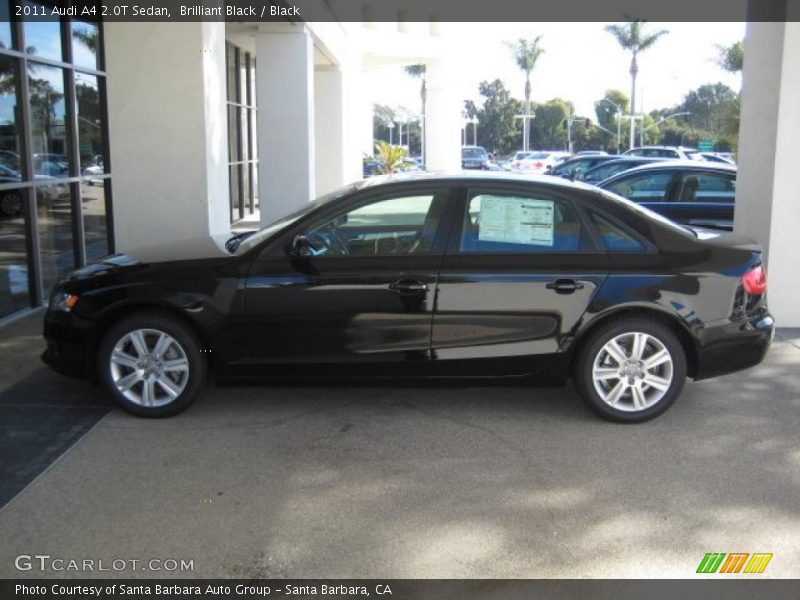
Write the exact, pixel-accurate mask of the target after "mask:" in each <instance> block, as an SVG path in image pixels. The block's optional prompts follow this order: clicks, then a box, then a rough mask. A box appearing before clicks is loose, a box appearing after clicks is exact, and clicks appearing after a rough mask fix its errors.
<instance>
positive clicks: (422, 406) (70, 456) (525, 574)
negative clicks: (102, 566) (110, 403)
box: [0, 331, 800, 578]
mask: <svg viewBox="0 0 800 600" xmlns="http://www.w3.org/2000/svg"><path fill="white" fill-rule="evenodd" d="M798 367H800V332H797V331H787V332H782V333H781V335H780V336H779V339H777V340H776V342H775V344H774V345H773V348H772V350H771V351H770V354H769V356H768V358H767V360H766V362H765V363H764V364H762V365H760V366H759V367H757V368H754V369H751V370H749V371H745V372H742V373H738V374H735V375H731V376H727V377H723V378H720V379H715V380H710V381H704V382H697V383H691V382H690V383H688V384H687V386H686V388H685V390H684V393H683V395H682V397H681V398H680V399H679V400H678V402H677V403H676V404H675V406H673V408H672V409H670V410H669V411H668V412H667V413H666V414H665V415H663V416H662V417H660V418H658V419H656V420H655V421H651V422H649V423H645V424H642V425H633V426H631V425H618V424H612V423H607V422H604V421H602V420H599V419H598V418H596V417H595V416H594V415H593V414H592V413H590V412H589V411H588V410H587V409H585V408H584V407H583V405H582V404H581V403H580V401H579V399H578V397H577V395H576V393H575V392H574V390H572V388H570V387H567V388H554V389H540V388H531V387H527V386H522V385H518V386H488V385H482V386H472V385H470V386H459V385H447V386H441V385H440V386H435V387H433V386H431V387H406V386H403V387H399V386H381V387H376V386H371V385H363V386H327V387H321V386H320V387H306V386H300V385H297V386H290V385H281V386H275V385H273V386H268V387H229V388H225V387H215V386H208V388H207V389H206V392H205V395H204V397H203V398H202V400H201V401H199V402H198V403H197V404H196V405H195V406H193V407H192V408H191V409H190V410H189V411H188V412H186V413H184V414H182V415H179V416H177V417H175V418H172V419H166V420H143V419H137V418H135V417H131V416H129V415H127V414H125V413H123V412H121V411H118V410H116V409H109V408H108V407H105V408H103V406H102V403H103V401H102V400H101V399H99V398H98V397H97V396H96V394H97V389H96V388H93V387H92V386H91V385H89V384H86V383H83V382H71V383H70V384H66V383H64V385H71V386H78V387H77V388H75V387H71V388H69V390H70V391H69V392H68V393H69V397H70V398H73V400H74V399H75V398H81V397H83V398H85V399H88V400H87V402H86V404H84V405H82V408H81V409H80V410H86V408H87V404H88V406H89V407H91V408H92V409H93V410H104V411H106V412H107V413H108V414H107V415H106V416H105V417H101V418H100V419H97V420H96V421H95V422H93V423H92V424H91V426H89V427H86V428H85V429H84V430H81V431H80V432H79V434H77V435H76V436H74V437H75V439H77V441H75V439H73V440H71V442H70V444H68V445H67V446H66V447H64V448H63V449H62V452H63V453H62V454H61V455H60V458H58V460H57V461H56V462H55V463H53V464H50V466H49V468H46V469H45V470H44V471H43V472H42V473H41V474H39V476H38V477H36V478H35V479H34V480H33V481H32V482H31V483H29V484H28V485H27V487H25V489H24V490H22V491H21V492H20V493H18V494H17V495H16V496H15V497H14V498H13V499H12V500H11V501H10V502H8V503H7V504H6V505H5V507H4V508H2V509H0V539H2V540H3V543H2V544H0V577H41V576H43V575H44V576H61V577H81V576H83V577H86V576H110V575H130V576H151V577H152V576H157V577H164V576H175V577H263V578H279V577H288V578H299V577H320V578H327V577H480V578H540V577H544V578H547V577H559V578H571V577H608V578H625V577H692V576H695V570H696V568H697V565H698V564H699V562H700V560H701V559H702V558H703V556H704V554H705V553H707V552H771V553H773V554H774V557H773V559H772V561H771V562H770V564H769V566H768V568H767V570H766V572H765V573H764V575H761V576H760V577H800V435H798V431H800V368H798ZM66 381H70V380H66V379H62V378H60V377H59V376H56V375H54V374H50V373H47V372H46V371H44V370H37V371H34V372H33V374H32V375H31V374H23V376H22V377H21V379H19V381H17V382H16V383H15V384H14V385H9V386H6V389H5V391H4V392H3V396H2V398H3V399H4V400H5V401H6V402H9V399H8V396H9V394H11V395H12V396H14V395H19V397H18V400H19V402H18V403H17V405H19V406H24V405H25V404H26V403H31V405H33V404H35V399H36V394H35V391H36V390H37V389H39V388H38V387H37V386H41V390H42V391H43V392H44V393H46V395H48V396H49V397H53V396H56V395H57V394H58V392H57V391H55V390H56V389H57V388H56V387H54V386H57V385H58V383H59V382H66ZM65 389H66V388H65ZM76 390H77V391H76ZM80 390H83V392H82V393H81V391H80ZM23 392H24V393H23ZM74 403H75V402H73V404H74ZM48 406H51V404H50V403H45V409H46V407H48ZM31 409H32V410H38V411H40V414H46V413H47V410H43V409H42V406H38V407H34V406H32V407H31ZM53 410H58V407H57V406H56V407H55V408H53ZM61 410H78V409H76V408H74V407H73V408H67V409H64V408H63V407H61ZM0 431H5V433H4V434H3V435H6V436H7V435H8V433H9V428H8V427H7V428H6V429H5V430H0ZM87 432H88V433H87ZM81 436H82V437H81ZM78 438H79V439H78ZM4 460H6V459H5V458H4ZM35 553H40V554H41V553H45V554H49V555H51V556H52V557H60V558H66V559H73V558H74V559H77V560H83V559H95V560H98V559H103V560H105V561H108V562H110V561H111V560H113V559H115V558H124V559H138V560H147V559H150V558H160V559H167V558H172V559H177V560H180V559H184V560H192V561H193V566H194V570H193V571H191V572H165V571H160V572H152V571H149V572H148V571H133V570H130V569H128V570H125V571H121V572H118V573H114V572H111V573H109V572H104V573H98V572H95V573H86V572H83V573H81V572H71V571H61V572H52V571H49V572H44V573H42V572H41V571H38V570H36V569H34V570H31V571H25V572H20V571H17V570H16V569H15V568H14V559H15V557H16V556H18V555H20V554H35Z"/></svg>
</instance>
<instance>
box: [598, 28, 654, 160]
mask: <svg viewBox="0 0 800 600" xmlns="http://www.w3.org/2000/svg"><path fill="white" fill-rule="evenodd" d="M645 23H646V21H643V20H641V19H630V18H629V19H628V22H627V23H624V24H621V25H606V26H605V28H604V29H605V30H606V31H607V32H608V33H610V34H611V35H613V36H614V37H615V38H617V42H619V45H620V46H622V48H623V50H629V51H630V53H631V69H630V73H631V140H630V142H631V148H633V145H634V141H635V140H636V121H635V119H634V118H633V116H634V115H635V114H636V75H638V73H639V65H638V63H637V62H636V57H637V56H638V55H639V53H640V52H644V51H645V50H647V49H648V48H650V47H651V46H652V45H653V44H655V43H656V41H657V40H658V38H660V37H661V36H662V35H666V34H667V33H668V32H667V31H666V30H665V29H660V30H658V31H654V32H652V33H650V32H646V31H645V28H644V25H645Z"/></svg>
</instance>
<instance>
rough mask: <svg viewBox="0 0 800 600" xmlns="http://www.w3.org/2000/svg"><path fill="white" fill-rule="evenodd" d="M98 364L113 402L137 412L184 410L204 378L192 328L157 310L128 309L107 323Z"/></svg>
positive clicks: (152, 414) (148, 414) (159, 414)
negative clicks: (133, 311)
mask: <svg viewBox="0 0 800 600" xmlns="http://www.w3.org/2000/svg"><path fill="white" fill-rule="evenodd" d="M98 370H99V373H100V377H101V379H102V381H103V383H104V385H105V387H106V389H107V390H108V391H109V392H110V393H111V395H112V396H113V397H114V399H115V400H116V402H117V404H119V405H120V407H122V408H123V409H124V410H126V411H128V412H130V413H133V414H135V415H138V416H142V417H167V416H171V415H174V414H177V413H179V412H181V411H182V410H185V409H186V408H187V407H188V406H189V405H190V404H191V403H192V402H193V401H194V400H195V398H196V397H197V395H198V394H199V391H200V387H201V386H202V383H203V381H204V379H205V362H204V360H203V358H202V357H201V355H200V345H199V344H198V342H197V340H196V339H195V337H194V335H192V332H191V331H189V329H188V328H187V327H185V326H184V325H183V324H182V323H179V322H176V321H175V320H174V319H170V318H169V317H167V316H165V315H162V314H158V313H142V314H136V315H132V316H130V317H127V318H125V319H123V320H122V321H120V322H119V323H117V324H115V325H113V326H112V327H111V328H110V329H109V331H108V333H107V334H106V336H105V337H104V338H103V341H102V343H101V344H100V348H99V352H98Z"/></svg>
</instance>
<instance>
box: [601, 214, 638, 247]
mask: <svg viewBox="0 0 800 600" xmlns="http://www.w3.org/2000/svg"><path fill="white" fill-rule="evenodd" d="M590 215H591V217H592V222H593V223H594V226H595V228H596V229H597V231H598V233H599V234H600V238H601V239H602V240H603V246H604V247H605V249H606V250H608V251H609V252H635V251H643V250H645V249H646V248H645V246H644V244H642V243H641V242H640V241H639V240H637V239H636V238H635V237H634V236H633V235H632V234H631V233H629V232H627V231H625V230H624V229H623V228H622V227H620V226H619V225H616V224H614V223H612V222H611V221H609V220H608V219H606V218H605V217H601V216H600V215H598V214H596V213H594V212H592V213H590Z"/></svg>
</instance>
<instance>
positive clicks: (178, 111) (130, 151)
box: [105, 21, 230, 258]
mask: <svg viewBox="0 0 800 600" xmlns="http://www.w3.org/2000/svg"><path fill="white" fill-rule="evenodd" d="M105 54H106V64H107V68H108V79H107V84H108V121H109V137H110V141H111V144H110V145H111V166H112V169H113V179H112V191H113V201H114V227H115V230H114V236H115V240H116V246H117V250H118V251H120V252H131V253H135V252H136V251H137V250H140V249H148V248H152V247H154V246H164V245H165V244H167V245H171V246H173V247H174V248H173V251H170V250H167V251H165V256H164V258H184V257H185V256H184V255H183V252H184V250H183V249H182V248H186V247H187V246H188V244H181V242H184V241H187V240H191V241H193V242H196V243H195V244H194V249H193V252H197V253H198V254H203V253H205V250H208V251H212V250H213V249H214V248H215V247H216V243H215V242H213V241H212V236H220V237H225V236H226V235H227V234H229V232H230V220H229V217H228V214H229V209H228V167H227V150H226V149H227V137H228V127H227V119H226V106H225V24H224V23H221V22H207V23H156V22H154V23H142V24H139V23H118V22H112V21H110V22H108V23H106V25H105Z"/></svg>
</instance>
